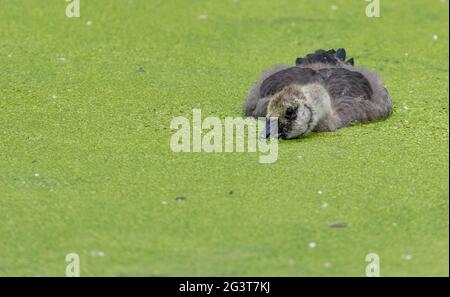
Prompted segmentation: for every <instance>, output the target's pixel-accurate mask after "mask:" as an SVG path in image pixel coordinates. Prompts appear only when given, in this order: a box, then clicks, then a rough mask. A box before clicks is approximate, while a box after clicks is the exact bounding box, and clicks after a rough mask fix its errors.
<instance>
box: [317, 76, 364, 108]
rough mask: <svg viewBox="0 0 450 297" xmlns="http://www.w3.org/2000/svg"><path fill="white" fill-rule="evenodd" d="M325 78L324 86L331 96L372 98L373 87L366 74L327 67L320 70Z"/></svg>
mask: <svg viewBox="0 0 450 297" xmlns="http://www.w3.org/2000/svg"><path fill="white" fill-rule="evenodd" d="M318 72H319V73H320V75H321V76H322V78H323V79H324V86H325V88H326V89H327V91H328V93H329V94H330V96H331V98H334V99H337V98H340V97H352V98H360V99H367V100H370V99H371V97H372V95H373V90H372V87H371V86H370V83H369V81H368V80H367V78H366V77H364V75H362V74H361V73H359V72H356V71H351V70H348V69H345V68H327V69H320V70H318Z"/></svg>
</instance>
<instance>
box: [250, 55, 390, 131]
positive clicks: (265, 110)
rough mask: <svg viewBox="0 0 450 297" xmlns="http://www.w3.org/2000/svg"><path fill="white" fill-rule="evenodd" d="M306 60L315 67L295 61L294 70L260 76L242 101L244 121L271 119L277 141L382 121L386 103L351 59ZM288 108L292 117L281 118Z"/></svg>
mask: <svg viewBox="0 0 450 297" xmlns="http://www.w3.org/2000/svg"><path fill="white" fill-rule="evenodd" d="M316 53H317V52H316ZM323 53H330V51H329V52H325V51H323ZM338 53H339V50H338ZM307 57H311V54H310V55H308V56H307ZM312 57H313V58H317V59H318V60H319V62H315V61H310V62H307V63H304V62H301V63H299V62H298V61H299V59H301V58H298V59H297V66H294V67H289V66H276V67H274V68H272V69H270V70H267V71H264V72H263V73H262V75H261V77H260V78H259V79H258V81H257V82H256V83H255V84H254V86H253V88H252V89H251V90H250V93H249V95H248V96H247V99H246V104H245V114H246V116H252V117H277V118H279V126H281V128H280V134H281V136H282V137H283V138H296V137H300V136H304V135H306V134H308V133H309V132H311V131H334V130H336V129H338V128H342V127H346V126H348V125H350V124H351V123H353V122H369V121H374V120H380V119H384V118H386V117H387V116H388V115H389V114H390V112H391V110H392V102H391V100H390V97H389V95H388V93H387V90H386V89H385V88H384V86H383V84H382V82H381V80H380V79H379V78H378V76H377V75H376V74H374V73H373V72H370V71H368V70H366V69H363V68H356V67H354V66H353V59H351V64H350V63H342V62H340V59H336V61H333V62H329V63H323V62H322V60H323V59H324V58H323V56H322V55H321V54H318V55H315V56H312ZM343 57H344V59H345V51H344V55H343ZM309 60H311V58H309ZM325 60H326V59H325ZM302 61H303V60H302ZM328 61H330V58H329V57H328ZM299 107H300V108H299ZM289 108H290V109H291V110H293V109H295V112H294V114H293V115H290V116H288V117H286V114H287V113H289V112H287V111H288V109H289ZM311 111H316V112H311ZM308 114H309V116H308ZM319 116H320V118H317V117H319ZM314 117H316V118H314ZM308 124H309V126H308ZM307 126H308V127H307ZM283 129H285V130H286V131H284V132H285V133H283ZM296 129H297V131H295V130H296Z"/></svg>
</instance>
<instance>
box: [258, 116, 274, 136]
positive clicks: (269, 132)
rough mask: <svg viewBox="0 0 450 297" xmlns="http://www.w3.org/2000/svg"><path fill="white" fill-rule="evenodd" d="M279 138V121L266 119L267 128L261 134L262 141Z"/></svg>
mask: <svg viewBox="0 0 450 297" xmlns="http://www.w3.org/2000/svg"><path fill="white" fill-rule="evenodd" d="M277 137H278V119H277V118H268V119H266V127H265V128H264V130H263V131H262V133H261V139H267V138H277Z"/></svg>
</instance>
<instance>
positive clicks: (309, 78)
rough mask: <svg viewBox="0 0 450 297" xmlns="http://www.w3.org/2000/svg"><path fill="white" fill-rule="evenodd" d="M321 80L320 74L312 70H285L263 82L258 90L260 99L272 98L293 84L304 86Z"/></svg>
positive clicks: (294, 68) (298, 68)
mask: <svg viewBox="0 0 450 297" xmlns="http://www.w3.org/2000/svg"><path fill="white" fill-rule="evenodd" d="M321 80H322V78H321V76H320V74H319V73H318V72H317V71H315V70H313V69H310V68H300V67H291V68H287V69H284V70H281V71H279V72H277V73H274V74H272V75H271V76H269V77H268V78H266V79H265V80H264V81H263V83H262V84H261V88H260V94H261V98H264V97H267V96H272V95H273V94H275V93H278V92H279V91H281V90H282V89H283V88H284V87H286V86H288V85H290V84H293V83H296V84H301V85H305V84H308V83H312V82H319V81H321Z"/></svg>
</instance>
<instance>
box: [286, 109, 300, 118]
mask: <svg viewBox="0 0 450 297" xmlns="http://www.w3.org/2000/svg"><path fill="white" fill-rule="evenodd" d="M296 117H297V107H293V106H289V107H288V109H287V110H286V119H288V120H292V119H295V118H296Z"/></svg>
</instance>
